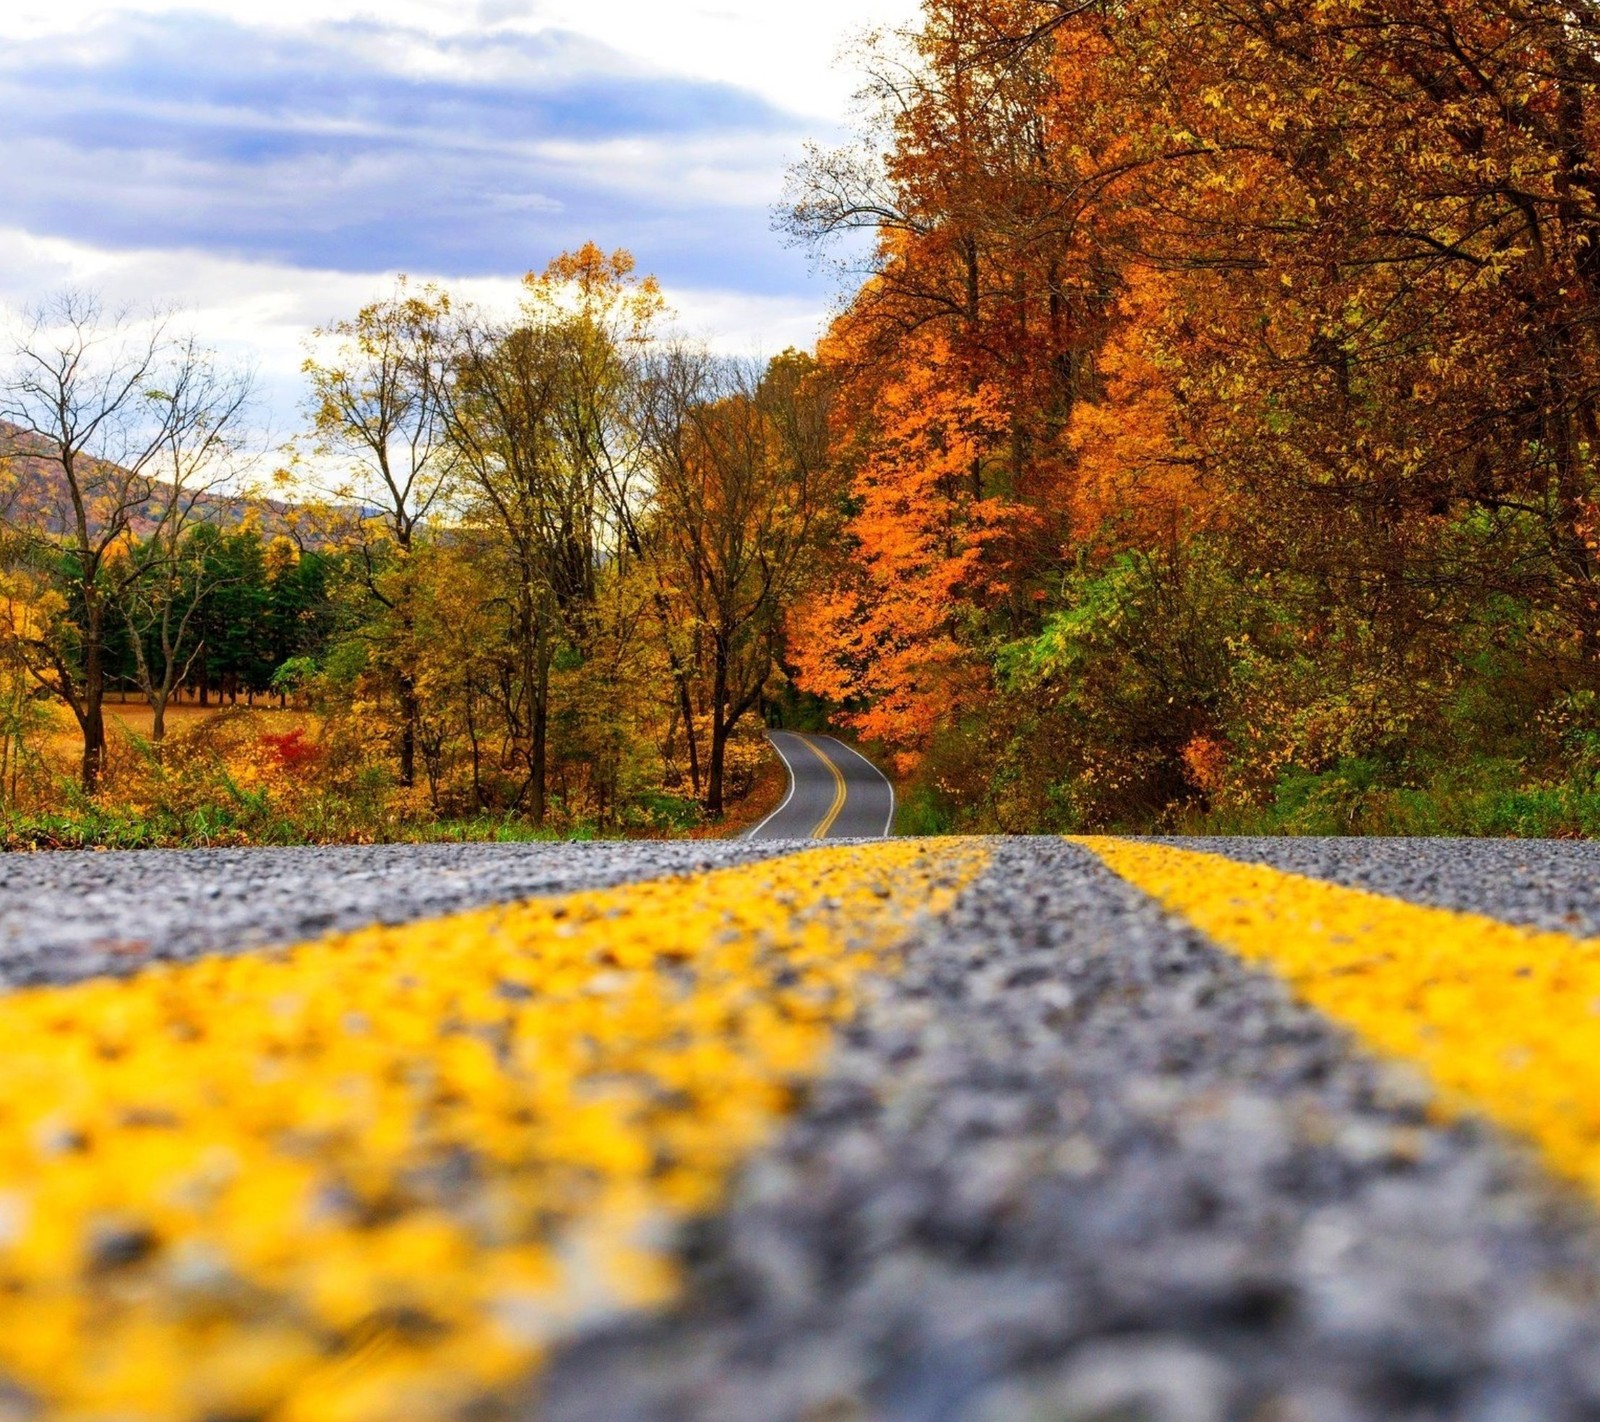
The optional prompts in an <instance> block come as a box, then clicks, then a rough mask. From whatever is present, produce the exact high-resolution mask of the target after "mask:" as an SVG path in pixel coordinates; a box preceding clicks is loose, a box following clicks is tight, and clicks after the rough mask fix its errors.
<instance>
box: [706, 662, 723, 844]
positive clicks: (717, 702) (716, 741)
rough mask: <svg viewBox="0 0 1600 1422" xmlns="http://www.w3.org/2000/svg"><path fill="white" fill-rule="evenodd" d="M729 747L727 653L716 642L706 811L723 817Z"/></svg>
mask: <svg viewBox="0 0 1600 1422" xmlns="http://www.w3.org/2000/svg"><path fill="white" fill-rule="evenodd" d="M727 749H728V654H727V652H726V651H725V650H724V649H723V647H722V646H721V645H720V643H719V644H718V646H717V654H716V669H715V672H714V674H713V677H712V684H711V775H710V778H709V782H708V793H707V795H706V812H707V813H708V814H711V815H715V816H716V817H717V818H719V819H720V818H721V817H722V771H723V765H724V762H725V761H726V759H727Z"/></svg>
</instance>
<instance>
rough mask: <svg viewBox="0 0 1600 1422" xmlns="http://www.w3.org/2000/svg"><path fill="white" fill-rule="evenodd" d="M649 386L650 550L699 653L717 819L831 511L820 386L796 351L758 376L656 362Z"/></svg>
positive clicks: (685, 353) (675, 359)
mask: <svg viewBox="0 0 1600 1422" xmlns="http://www.w3.org/2000/svg"><path fill="white" fill-rule="evenodd" d="M647 385H648V393H647V396H646V408H647V410H648V424H647V430H646V443H645V458H646V459H647V461H648V465H649V470H650V475H651V482H652V490H653V506H652V519H651V546H652V552H653V554H654V556H655V557H656V558H657V559H658V560H659V563H658V566H659V569H660V573H659V576H661V577H662V578H663V579H664V581H665V582H666V584H667V585H668V586H669V587H670V588H671V590H672V596H673V601H674V603H675V604H676V605H678V606H680V607H681V608H682V609H683V613H682V615H681V616H680V618H679V621H680V624H683V625H687V626H689V627H691V628H692V629H693V632H694V634H695V637H696V639H697V640H698V641H699V643H700V644H701V646H700V647H699V648H696V649H694V650H695V651H698V652H699V653H700V655H699V656H697V657H696V660H697V661H699V662H700V663H701V664H702V665H703V667H704V675H705V679H706V681H707V683H708V685H707V688H706V692H705V695H704V701H703V706H704V710H705V712H706V714H707V718H708V719H709V721H710V746H709V757H708V764H707V777H706V808H707V809H708V810H709V811H710V813H712V814H714V815H720V814H721V813H722V812H723V808H724V804H723V800H724V769H725V761H726V755H727V746H728V740H729V737H730V736H731V735H732V733H733V731H734V729H735V728H736V727H737V726H738V724H739V722H740V721H741V719H742V718H743V717H745V716H746V715H748V714H749V713H750V712H751V711H752V710H753V709H754V708H755V707H756V706H757V705H758V704H759V702H760V698H761V695H762V692H763V690H764V688H765V687H766V685H767V682H768V679H769V678H770V676H771V675H772V672H773V670H774V667H775V664H776V662H777V658H778V653H779V650H780V644H781V639H782V634H783V623H784V616H785V613H786V611H787V609H788V607H789V606H790V604H791V603H792V602H793V600H794V599H795V598H796V597H797V596H798V595H799V594H800V592H801V591H802V590H803V589H804V588H805V586H806V584H807V582H808V581H809V579H810V578H811V576H812V575H813V573H814V566H815V565H814V559H815V557H816V554H817V550H818V548H819V546H820V545H821V544H822V543H823V541H824V539H825V538H826V536H827V535H828V533H829V532H831V529H832V522H833V516H834V515H835V514H836V513H837V510H838V496H839V494H840V492H841V490H840V488H839V486H838V484H837V482H836V480H835V479H834V477H833V466H832V465H831V463H830V461H829V458H828V439H827V410H828V385H827V380H826V378H825V377H824V376H823V375H822V374H821V373H820V372H819V371H818V370H817V369H816V368H815V365H814V363H813V362H812V361H811V360H809V359H808V358H807V357H805V356H802V355H799V354H796V353H792V352H791V353H789V354H787V355H784V356H780V357H778V358H777V359H776V360H774V361H773V362H772V363H771V364H770V365H768V366H767V367H766V368H765V369H761V368H759V367H751V366H749V365H741V364H739V363H736V362H731V361H721V360H716V359H714V358H712V357H710V356H708V355H707V354H706V353H704V352H703V351H698V350H694V349H692V348H684V347H679V348H677V349H674V350H670V351H667V352H665V353H663V354H662V356H661V357H660V358H659V359H658V360H657V361H656V362H655V363H654V364H653V366H652V368H651V369H650V371H649V374H648V377H647ZM691 654H693V653H691Z"/></svg>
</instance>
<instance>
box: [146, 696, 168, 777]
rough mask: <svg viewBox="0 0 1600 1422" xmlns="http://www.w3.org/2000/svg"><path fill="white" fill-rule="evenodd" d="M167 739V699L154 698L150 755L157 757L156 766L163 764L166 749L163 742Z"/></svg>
mask: <svg viewBox="0 0 1600 1422" xmlns="http://www.w3.org/2000/svg"><path fill="white" fill-rule="evenodd" d="M166 738H167V698H166V697H165V696H164V695H163V696H154V697H152V698H151V699H150V753H151V754H152V755H153V756H155V759H156V764H157V765H160V764H161V758H162V754H163V750H164V747H163V745H162V742H163V741H165V740H166Z"/></svg>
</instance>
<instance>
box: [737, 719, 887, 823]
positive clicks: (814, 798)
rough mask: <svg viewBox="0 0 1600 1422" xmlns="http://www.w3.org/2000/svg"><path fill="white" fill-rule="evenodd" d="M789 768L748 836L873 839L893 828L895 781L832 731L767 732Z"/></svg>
mask: <svg viewBox="0 0 1600 1422" xmlns="http://www.w3.org/2000/svg"><path fill="white" fill-rule="evenodd" d="M768 739H770V740H771V742H772V744H773V746H774V748H775V749H776V750H777V752H778V755H779V756H780V757H781V758H782V760H783V763H784V765H785V766H786V767H787V768H788V771H789V793H788V795H787V796H786V797H785V798H784V801H783V803H782V804H781V805H780V806H779V807H778V808H777V809H776V810H775V811H774V812H773V813H772V814H771V815H769V816H768V817H767V818H766V819H765V820H763V821H762V822H761V823H760V824H759V825H757V826H756V827H755V829H753V830H752V831H751V832H750V834H749V838H751V839H878V838H881V837H882V836H884V835H887V834H890V833H892V832H893V828H894V787H893V786H892V785H890V783H889V782H888V780H887V779H885V777H884V775H883V772H882V771H880V770H879V769H878V767H877V766H875V765H874V764H873V763H872V762H871V761H870V760H868V759H867V758H866V757H865V756H864V755H862V754H861V753H860V752H859V751H855V750H852V749H851V748H850V747H849V746H847V745H845V744H844V742H842V741H839V740H835V739H834V738H833V737H832V736H811V735H802V734H800V733H798V732H796V731H771V732H769V733H768Z"/></svg>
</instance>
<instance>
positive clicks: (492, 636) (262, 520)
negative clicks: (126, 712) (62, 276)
mask: <svg viewBox="0 0 1600 1422" xmlns="http://www.w3.org/2000/svg"><path fill="white" fill-rule="evenodd" d="M665 314H666V313H665V309H664V305H663V302H662V299H661V296H660V293H659V291H658V290H657V288H656V285H655V283H654V282H653V281H652V280H650V279H648V278H640V277H637V276H636V275H635V274H634V271H633V263H632V259H631V258H630V257H629V256H628V255H627V254H626V253H623V252H617V253H612V254H607V253H604V252H601V251H600V250H599V249H598V248H596V247H594V246H593V245H590V246H586V247H584V248H583V249H581V250H580V251H577V252H574V253H570V254H566V255H564V256H562V257H560V258H558V259H557V260H555V261H554V262H552V263H551V264H550V266H549V267H548V268H546V269H545V270H544V271H542V272H539V273H536V274H532V275H530V276H529V277H528V278H527V280H526V281H525V282H524V284H523V296H522V300H521V303H520V305H519V306H518V307H517V309H515V310H511V311H504V312H495V311H488V310H484V309H481V308H475V307H471V306H467V305H464V304H460V303H457V302H455V301H453V300H452V298H451V297H450V295H449V294H448V293H447V292H445V291H444V290H442V289H440V288H438V287H435V286H414V285H412V284H410V283H408V282H406V281H405V280H404V279H403V278H402V279H401V281H400V282H399V284H398V285H397V287H396V288H395V290H394V292H393V293H392V294H391V295H390V296H388V297H386V298H384V299H382V300H380V301H377V302H374V303H372V304H370V305H368V306H366V307H364V308H362V309H361V310H360V311H359V312H357V313H355V314H354V315H352V316H351V317H349V318H348V319H346V320H343V321H340V322H338V323H336V324H334V325H332V326H330V327H329V328H328V329H326V330H322V331H319V332H317V333H316V334H315V337H314V340H313V342H312V344H311V346H310V349H311V350H312V352H313V354H312V355H311V356H310V357H309V358H308V359H307V361H306V363H305V376H306V380H307V384H308V390H309V392H310V395H309V403H308V430H307V433H306V434H305V435H304V436H303V437H302V438H301V439H300V440H299V441H298V442H297V444H296V447H295V451H294V454H295V461H294V466H293V467H292V468H290V469H288V470H284V471H280V474H279V476H278V478H277V479H276V481H275V483H274V485H273V493H274V498H272V499H270V500H269V499H266V498H264V497H260V496H257V497H255V498H253V499H252V498H241V497H239V496H238V494H237V491H236V489H235V481H236V478H237V473H238V470H239V467H240V463H241V460H242V459H243V458H244V457H246V456H247V454H248V451H247V450H246V449H245V448H244V447H243V446H244V439H245V436H244V426H245V420H244V418H243V411H245V410H246V409H247V408H248V381H246V380H243V379H242V378H241V377H240V376H239V375H238V374H237V373H236V372H230V371H228V370H226V369H224V368H222V367H220V366H219V365H218V363H217V361H216V359H215V357H213V356H212V355H211V354H210V353H208V352H206V351H204V350H201V349H199V348H197V347H196V346H195V345H194V343H193V342H190V341H188V340H187V339H185V338H181V337H174V336H173V335H172V334H171V333H170V331H168V330H167V328H166V327H165V326H163V325H162V324H161V323H159V322H157V323H154V324H151V323H149V322H136V321H128V320H125V319H121V318H118V317H116V316H114V315H113V316H107V315H106V314H105V313H104V312H103V311H102V310H101V308H100V307H99V305H98V303H97V302H96V301H95V300H94V299H93V298H90V297H86V296H83V295H81V294H78V295H69V296H66V297H63V298H61V299H60V300H58V301H57V302H56V303H54V304H53V305H52V306H50V307H47V308H45V309H43V310H42V311H40V312H39V313H37V315H36V318H35V320H34V324H33V327H32V329H31V330H30V331H29V332H27V333H25V334H24V336H23V337H22V339H21V341H20V342H19V356H18V360H17V363H16V365H15V366H14V368H13V370H12V372H11V374H10V376H9V377H8V379H7V380H5V381H0V418H3V419H4V420H5V421H7V423H8V424H9V426H10V427H11V429H12V434H11V436H10V438H11V442H12V445H13V446H14V447H13V448H12V449H11V450H10V451H9V454H10V456H11V457H10V460H9V465H8V478H7V481H6V493H7V498H6V500H5V501H4V504H3V506H0V555H3V563H4V576H5V578H6V588H5V592H6V598H5V604H4V605H5V609H6V618H5V633H6V636H5V647H4V650H5V652H6V654H7V658H8V662H7V666H8V668H9V673H10V687H11V689H10V691H9V693H8V696H7V698H5V699H6V700H7V703H8V704H9V705H11V706H12V708H13V712H12V713H11V714H10V723H11V724H12V725H13V726H14V727H15V728H17V735H16V736H15V737H14V739H15V740H16V741H17V744H16V745H15V746H14V747H12V748H11V750H10V752H9V757H10V762H11V763H12V764H16V763H19V762H20V761H21V760H23V759H24V758H25V756H26V754H27V749H28V747H27V745H26V744H25V743H26V741H27V736H26V734H23V732H24V731H29V730H31V731H32V733H33V734H34V735H35V737H36V738H37V735H38V732H39V730H40V726H39V725H38V724H37V722H38V718H37V716H35V715H33V714H32V713H33V712H34V711H35V710H36V706H35V702H36V700H37V696H38V693H39V692H40V691H41V690H42V691H46V692H48V693H50V694H51V695H52V696H53V697H55V698H57V699H58V700H59V701H60V702H61V703H62V704H64V705H65V706H66V707H67V708H68V709H69V710H70V712H71V714H72V716H73V717H74V720H75V722H76V724H77V728H78V731H79V733H80V739H81V744H82V754H81V757H80V760H79V766H78V775H77V780H78V790H77V792H76V793H78V794H80V795H83V796H89V797H93V796H96V795H103V792H107V791H114V790H116V789H117V786H116V785H115V784H113V783H112V782H115V781H116V780H117V776H116V774H114V773H113V770H114V767H113V765H112V762H113V760H114V756H113V751H114V749H115V747H113V746H112V745H111V744H110V742H109V741H108V737H107V731H106V715H105V709H104V708H105V699H106V693H107V691H108V689H111V688H114V687H126V686H132V687H136V688H137V689H138V690H139V691H140V692H142V694H143V696H144V699H145V700H146V701H147V702H148V703H149V706H150V708H151V711H152V727H151V735H150V737H149V738H148V753H147V757H146V761H147V764H146V767H145V769H146V771H147V772H149V771H152V770H153V771H154V772H155V781H158V782H161V781H162V774H161V769H162V767H163V765H166V768H167V770H168V771H169V772H171V774H168V775H166V777H165V781H166V782H170V781H172V780H174V779H175V778H176V779H179V780H181V779H182V772H183V771H184V766H183V765H181V764H179V761H182V760H183V758H184V756H185V755H187V753H188V752H189V751H190V750H192V749H196V748H198V749H200V750H202V751H206V752H209V751H211V750H212V749H214V746H213V742H214V741H215V739H216V737H214V736H206V735H202V736H200V737H198V738H197V739H196V738H191V739H192V740H194V745H192V746H191V745H190V744H189V743H188V742H183V743H182V744H180V745H179V746H178V747H177V751H176V753H175V752H174V751H173V737H172V736H171V735H169V733H168V726H167V719H168V718H167V712H168V711H169V709H170V708H171V706H172V705H174V704H176V703H177V702H178V701H180V700H181V698H182V695H183V693H184V692H185V691H189V692H191V693H193V692H198V691H199V690H200V689H202V688H206V689H213V690H220V691H224V692H227V693H228V694H229V695H230V697H233V698H236V697H237V696H238V694H240V693H241V692H242V693H244V694H246V696H247V698H250V697H253V695H254V694H255V693H258V692H276V693H278V695H279V697H280V699H287V698H288V697H290V696H292V697H293V698H294V701H295V704H296V705H297V706H301V707H306V708H310V709H313V710H314V711H315V712H316V714H317V717H318V721H317V725H316V734H315V735H314V736H312V737H310V738H308V737H307V736H306V734H305V733H304V732H303V730H302V731H301V732H297V733H296V734H295V735H294V736H293V737H292V738H291V739H289V740H287V741H285V740H283V738H282V737H278V738H277V739H275V740H273V742H272V746H271V750H272V752H273V755H274V756H275V757H276V762H275V764H274V765H273V766H272V767H270V768H271V769H273V770H275V771H279V772H284V773H285V774H287V773H288V772H293V773H294V777H298V778H299V779H300V780H301V781H310V780H315V779H318V778H319V777H320V779H321V780H322V781H323V782H324V783H325V784H326V785H328V786H330V787H334V788H337V787H338V786H339V785H340V784H341V783H343V784H344V785H345V788H346V789H347V790H348V791H349V792H350V794H351V795H353V796H361V797H365V798H366V799H371V797H372V795H373V793H374V792H376V791H378V790H381V789H382V786H383V785H387V786H389V787H392V789H393V791H394V792H395V796H394V797H392V798H393V807H394V808H395V809H396V811H397V813H400V814H401V815H402V818H403V817H404V815H410V816H411V817H412V818H416V817H417V816H419V815H420V816H422V817H425V818H427V817H431V818H433V819H439V820H473V819H478V818H481V817H484V816H493V817H502V818H504V817H511V818H515V819H519V820H522V821H525V822H526V823H528V824H530V825H532V826H544V825H546V824H547V823H548V824H550V825H551V826H552V827H553V828H555V829H557V830H561V829H566V830H571V829H572V828H574V827H582V826H585V825H588V826H592V827H595V828H606V827H614V826H625V825H635V826H638V827H645V828H648V827H651V826H654V827H656V828H684V827H687V826H688V825H690V824H691V823H693V822H694V821H695V820H696V818H697V817H698V816H699V815H700V814H704V815H706V816H709V817H710V818H711V819H712V820H713V821H714V820H716V819H718V818H720V817H721V816H722V814H723V813H724V811H725V809H726V808H727V805H728V802H729V799H730V797H736V796H738V795H741V794H743V793H745V792H747V791H748V789H749V787H750V784H751V783H752V781H753V779H754V777H755V773H756V767H757V764H758V761H759V758H760V753H759V749H758V733H759V729H760V726H761V721H762V710H763V698H764V697H765V696H766V695H768V694H769V692H772V691H776V690H777V689H778V683H777V682H776V681H775V679H774V676H773V672H774V668H775V666H776V659H777V657H778V655H779V652H780V649H781V637H782V618H783V615H784V613H785V611H786V609H787V608H788V606H789V605H790V604H791V602H792V601H793V599H794V597H795V595H796V594H797V592H798V590H799V589H800V588H801V587H802V586H804V585H805V583H806V581H807V580H808V579H809V578H810V577H811V576H812V571H813V569H814V567H815V565H816V561H817V553H818V550H819V549H820V547H821V546H822V545H823V543H825V542H826V541H827V539H828V537H829V536H830V534H831V530H832V529H833V527H834V526H835V525H836V523H837V520H838V516H839V510H840V499H841V492H842V491H841V490H840V489H839V488H837V487H835V486H834V485H833V484H832V483H831V482H830V477H831V476H830V468H831V465H830V463H829V460H828V458H827V455H828V438H827V429H828V416H827V411H828V405H829V384H828V380H827V377H826V376H825V374H824V373H823V372H821V371H820V370H819V369H818V367H817V366H816V363H815V362H814V361H813V360H812V359H811V358H809V357H807V356H803V355H800V354H797V353H793V352H791V353H787V354H785V355H782V356H779V357H777V358H776V359H773V360H771V361H768V362H765V363H756V362H750V361H738V360H731V359H723V358H718V357H714V356H712V355H711V354H709V353H708V352H707V351H706V350H705V349H704V348H702V347H700V346H697V345H694V344H691V343H685V342H680V341H676V340H672V339H669V338H667V337H665V336H663V335H662V334H661V331H660V326H661V323H662V321H663V319H664V317H665ZM178 739H179V741H180V742H182V737H179V738H178ZM175 754H176V759H174V755H175ZM268 758H269V759H272V757H271V756H269V757H268ZM294 777H291V778H294ZM137 778H138V781H139V784H140V786H141V791H140V793H141V795H147V796H153V797H155V798H157V799H160V798H162V797H163V796H165V795H166V794H167V793H168V790H167V788H166V785H165V782H162V783H159V784H155V783H153V782H152V776H151V774H149V773H144V774H141V775H140V776H139V777H137ZM267 778H268V779H271V777H270V776H269V777H267ZM280 778H281V777H280ZM235 779H236V778H235ZM380 782H382V784H380ZM221 784H222V788H223V789H225V790H227V789H229V787H232V786H234V784H235V781H234V780H229V779H227V777H226V776H224V778H223V780H222V782H221ZM279 790H280V791H281V792H284V793H287V790H286V787H283V786H279ZM322 808H326V807H322ZM318 813H319V814H321V809H319V811H318ZM369 830H370V826H369V827H368V828H364V829H363V830H362V832H363V833H366V832H369ZM274 832H275V833H283V834H289V833H292V832H293V831H292V830H291V829H289V828H285V827H280V829H279V830H277V831H274ZM371 832H387V831H386V830H381V829H380V830H378V831H371Z"/></svg>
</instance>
